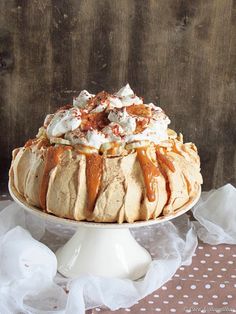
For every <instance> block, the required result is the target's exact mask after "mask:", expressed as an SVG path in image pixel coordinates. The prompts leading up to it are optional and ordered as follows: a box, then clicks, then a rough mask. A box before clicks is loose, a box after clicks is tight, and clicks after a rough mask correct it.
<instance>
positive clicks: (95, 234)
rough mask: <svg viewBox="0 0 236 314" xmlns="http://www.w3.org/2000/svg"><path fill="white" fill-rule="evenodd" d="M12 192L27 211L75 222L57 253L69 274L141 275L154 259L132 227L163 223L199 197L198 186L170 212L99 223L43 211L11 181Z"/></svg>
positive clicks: (60, 221)
mask: <svg viewBox="0 0 236 314" xmlns="http://www.w3.org/2000/svg"><path fill="white" fill-rule="evenodd" d="M9 192H10V194H11V196H12V198H13V200H14V201H15V202H16V203H17V204H19V205H20V206H21V207H23V208H24V209H25V210H26V211H28V212H30V213H32V214H34V215H36V216H38V217H41V218H43V219H45V220H48V221H51V222H54V223H57V224H65V225H67V226H76V227H77V228H78V230H77V232H76V233H75V234H74V236H73V237H72V238H71V239H70V240H69V241H68V242H67V243H66V244H65V245H64V246H63V247H62V248H60V249H59V250H58V251H57V253H56V255H57V260H58V271H59V272H60V273H61V274H62V275H64V276H66V277H77V276H79V275H82V274H91V275H97V276H103V277H117V278H129V279H132V280H135V279H138V278H141V277H142V276H144V275H145V274H146V271H147V269H148V266H149V265H150V263H151V260H152V259H151V256H150V254H149V253H148V252H147V251H146V250H145V249H144V248H143V247H141V246H140V245H139V244H138V243H137V242H136V240H135V239H134V238H133V236H132V234H131V233H130V230H129V228H138V227H144V226H150V225H154V224H158V223H163V222H165V221H168V220H172V219H174V218H176V217H179V216H180V215H182V214H184V213H186V212H187V211H188V210H189V209H190V208H192V207H193V206H194V205H195V204H196V203H197V201H198V200H199V198H200V195H201V188H200V187H199V189H198V191H197V193H196V195H195V197H193V198H191V199H189V202H188V203H186V204H185V205H184V206H182V207H181V208H179V209H178V210H176V211H175V212H173V213H171V214H170V215H168V216H160V217H158V218H157V219H152V220H148V221H137V222H134V223H123V224H118V223H96V222H86V221H76V220H71V219H66V218H60V217H56V216H53V215H50V214H48V213H45V212H42V211H41V210H39V209H38V208H36V207H34V206H32V205H30V204H28V203H27V202H26V200H25V199H24V198H23V197H22V196H21V195H19V193H18V192H17V191H16V189H15V188H14V186H13V185H12V184H11V181H9Z"/></svg>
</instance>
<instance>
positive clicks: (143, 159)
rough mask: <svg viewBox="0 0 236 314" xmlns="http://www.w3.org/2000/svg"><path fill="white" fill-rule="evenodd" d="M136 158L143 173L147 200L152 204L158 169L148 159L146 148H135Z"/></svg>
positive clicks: (158, 173) (154, 196)
mask: <svg viewBox="0 0 236 314" xmlns="http://www.w3.org/2000/svg"><path fill="white" fill-rule="evenodd" d="M137 157H138V160H139V163H140V166H141V169H142V172H143V177H144V182H145V186H146V193H147V198H148V200H149V202H154V201H155V199H156V194H155V185H154V178H155V177H158V176H159V175H160V171H159V168H158V166H157V165H155V164H154V163H153V162H152V161H151V160H150V158H149V157H148V154H147V147H139V148H137Z"/></svg>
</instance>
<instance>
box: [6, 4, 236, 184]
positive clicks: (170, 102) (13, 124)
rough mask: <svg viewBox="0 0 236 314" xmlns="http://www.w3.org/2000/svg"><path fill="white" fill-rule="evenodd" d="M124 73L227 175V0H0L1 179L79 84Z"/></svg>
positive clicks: (230, 20)
mask: <svg viewBox="0 0 236 314" xmlns="http://www.w3.org/2000/svg"><path fill="white" fill-rule="evenodd" d="M126 82H129V83H130V84H131V86H132V87H133V89H134V90H135V91H136V92H137V94H138V95H143V96H144V97H145V99H146V100H147V101H154V102H155V103H156V104H158V105H161V106H162V107H163V108H164V110H165V111H166V113H167V114H168V115H169V116H170V117H171V118H172V128H175V129H176V130H177V131H181V132H183V133H184V135H185V140H186V141H189V140H190V139H191V140H192V141H193V142H195V143H196V144H197V146H198V147H199V152H200V155H201V159H202V172H203V176H204V189H210V188H213V187H218V186H220V185H222V184H224V183H226V182H231V183H234V184H235V183H236V151H235V144H236V130H235V121H236V1H233V0H197V1H196V0H192V1H191V0H186V1H180V0H44V1H43V0H29V1H27V0H14V1H13V0H0V130H1V136H0V144H1V146H0V154H1V171H2V172H1V173H2V174H1V180H0V181H1V182H2V187H3V184H5V183H6V182H5V183H3V181H4V179H3V178H4V175H5V177H6V173H7V167H8V166H9V161H10V158H11V150H12V148H13V147H16V146H21V145H22V144H23V143H24V142H25V141H26V140H27V139H28V138H29V137H34V135H35V133H36V132H37V129H38V127H39V126H40V125H41V123H42V121H43V118H44V116H45V113H48V112H50V111H53V110H54V109H55V108H56V107H57V106H58V105H60V104H63V103H67V102H68V101H70V100H71V99H72V96H73V95H75V94H76V93H78V92H79V91H80V90H81V89H88V90H89V91H91V92H94V93H95V92H98V91H100V90H103V89H106V90H108V91H115V90H117V89H119V87H121V86H122V85H123V84H125V83H126Z"/></svg>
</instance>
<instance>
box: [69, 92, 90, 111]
mask: <svg viewBox="0 0 236 314" xmlns="http://www.w3.org/2000/svg"><path fill="white" fill-rule="evenodd" d="M94 96H95V95H93V94H90V93H89V92H88V91H86V90H82V91H81V92H80V94H79V96H78V97H75V98H74V99H73V106H75V107H78V108H84V107H85V106H86V104H87V102H88V101H89V100H90V99H92V98H93V97H94Z"/></svg>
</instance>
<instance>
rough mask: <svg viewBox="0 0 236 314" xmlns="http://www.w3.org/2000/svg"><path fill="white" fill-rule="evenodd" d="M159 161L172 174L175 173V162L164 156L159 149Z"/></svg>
mask: <svg viewBox="0 0 236 314" xmlns="http://www.w3.org/2000/svg"><path fill="white" fill-rule="evenodd" d="M156 156H157V160H160V161H161V162H162V163H163V164H165V165H166V166H167V167H168V168H169V169H170V170H171V171H172V172H175V166H174V164H173V162H172V161H171V160H170V159H168V158H167V157H166V156H165V155H164V154H162V153H161V152H160V151H159V150H158V149H157V150H156Z"/></svg>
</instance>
